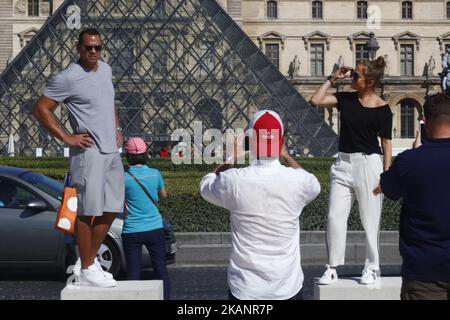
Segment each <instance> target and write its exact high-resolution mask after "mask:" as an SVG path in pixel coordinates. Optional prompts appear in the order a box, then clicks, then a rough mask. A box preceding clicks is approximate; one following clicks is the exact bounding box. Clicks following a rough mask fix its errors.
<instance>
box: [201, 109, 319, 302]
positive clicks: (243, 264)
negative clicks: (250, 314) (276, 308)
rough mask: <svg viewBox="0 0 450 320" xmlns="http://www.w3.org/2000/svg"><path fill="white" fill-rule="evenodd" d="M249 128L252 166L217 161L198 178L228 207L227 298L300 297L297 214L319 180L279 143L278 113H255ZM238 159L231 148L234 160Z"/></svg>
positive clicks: (210, 196)
mask: <svg viewBox="0 0 450 320" xmlns="http://www.w3.org/2000/svg"><path fill="white" fill-rule="evenodd" d="M249 130H250V132H251V134H250V145H251V148H250V152H251V153H252V154H251V157H252V156H253V157H254V158H255V159H253V160H252V161H251V163H250V165H249V166H247V167H245V168H240V169H230V168H229V165H227V164H224V165H219V166H218V167H217V168H216V169H215V170H214V172H213V173H209V174H207V175H206V176H204V177H203V179H202V181H201V182H200V193H201V195H202V197H203V198H204V199H205V200H206V201H208V202H211V203H213V204H215V205H217V206H220V207H223V208H225V209H228V210H229V211H230V219H231V239H232V244H233V248H232V251H231V255H230V265H229V267H228V285H229V289H230V292H229V296H230V299H240V300H250V299H252V300H255V299H263V300H269V299H277V300H287V299H297V298H301V292H300V291H301V289H302V286H303V271H302V268H301V261H300V230H299V229H300V228H299V217H300V214H301V212H302V209H303V207H304V206H306V205H307V204H308V203H309V202H311V201H312V200H313V199H314V198H315V197H316V196H317V195H318V194H319V193H320V184H319V182H318V180H317V178H316V177H315V176H314V175H312V174H310V173H308V172H306V171H305V170H303V169H302V168H301V166H300V165H299V164H298V163H297V162H296V161H295V160H294V159H293V158H292V157H291V156H290V155H289V154H288V152H287V151H286V149H285V148H282V147H281V146H282V145H283V132H284V130H283V123H282V121H281V118H280V116H279V115H278V114H277V113H275V112H273V111H269V110H262V111H258V112H257V113H256V114H255V115H254V116H253V117H252V119H251V120H250V123H249ZM274 146H275V148H274ZM235 149H236V148H235ZM241 155H242V152H241ZM238 157H239V155H238V152H236V151H235V152H234V155H233V159H232V160H233V162H234V160H236V159H237V158H238ZM280 158H282V159H283V160H284V161H285V162H286V165H287V166H284V165H282V164H281V163H280V160H279V159H280Z"/></svg>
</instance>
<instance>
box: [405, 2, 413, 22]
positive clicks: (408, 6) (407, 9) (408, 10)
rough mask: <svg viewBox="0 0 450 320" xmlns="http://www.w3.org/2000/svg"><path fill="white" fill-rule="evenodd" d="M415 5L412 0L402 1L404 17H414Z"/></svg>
mask: <svg viewBox="0 0 450 320" xmlns="http://www.w3.org/2000/svg"><path fill="white" fill-rule="evenodd" d="M412 16H413V7H412V2H411V1H403V2H402V19H412V18H413V17H412Z"/></svg>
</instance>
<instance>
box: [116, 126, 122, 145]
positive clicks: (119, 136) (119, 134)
mask: <svg viewBox="0 0 450 320" xmlns="http://www.w3.org/2000/svg"><path fill="white" fill-rule="evenodd" d="M116 144H117V148H121V147H122V145H123V136H122V132H121V131H120V130H116Z"/></svg>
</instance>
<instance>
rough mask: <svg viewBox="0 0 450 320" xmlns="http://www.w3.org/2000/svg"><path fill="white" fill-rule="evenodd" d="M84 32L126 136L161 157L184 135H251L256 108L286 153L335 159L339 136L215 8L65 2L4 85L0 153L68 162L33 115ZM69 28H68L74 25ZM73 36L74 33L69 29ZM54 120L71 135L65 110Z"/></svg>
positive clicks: (156, 0) (108, 0)
mask: <svg viewBox="0 0 450 320" xmlns="http://www.w3.org/2000/svg"><path fill="white" fill-rule="evenodd" d="M73 5H76V6H78V8H79V9H80V12H81V14H80V17H81V20H80V22H81V28H87V27H95V28H97V29H98V30H99V31H100V33H101V34H102V37H103V41H104V47H105V50H104V51H103V53H102V54H103V59H104V61H106V62H108V63H109V64H110V65H111V67H112V69H113V73H114V85H115V89H116V107H117V108H118V110H119V118H120V121H121V126H122V127H123V130H124V131H123V133H124V137H129V136H133V135H141V136H143V137H145V139H146V140H147V141H149V142H152V145H151V148H152V149H153V150H158V149H159V148H161V147H162V146H164V145H167V144H168V141H170V135H171V133H172V132H173V131H174V130H175V129H178V128H185V129H188V130H190V131H192V130H193V122H194V121H196V120H199V121H202V122H203V126H204V127H205V128H217V129H220V130H221V131H223V132H225V130H226V129H228V128H232V129H236V128H245V126H246V124H247V121H248V118H249V117H250V116H251V115H252V114H253V113H254V112H255V111H257V110H259V109H272V110H275V111H277V112H279V113H280V115H281V116H282V118H283V120H284V122H285V127H286V138H287V140H286V144H287V146H288V149H294V150H295V152H296V153H299V154H302V155H305V156H331V155H333V154H335V153H336V152H337V136H336V134H335V133H334V131H333V130H332V129H331V128H330V127H329V126H328V125H327V124H326V123H325V122H324V121H323V118H322V117H321V116H320V115H319V113H318V112H317V110H316V109H315V108H313V107H311V105H310V104H309V103H308V102H306V101H305V99H304V98H303V97H302V96H301V95H300V94H299V93H298V92H297V90H296V89H295V88H294V87H293V86H292V85H291V84H290V83H289V82H288V81H287V80H286V78H285V77H284V76H283V75H282V74H281V73H280V72H279V71H278V70H277V69H276V68H275V67H274V66H273V65H272V64H271V63H270V62H269V61H268V59H267V58H266V57H265V55H264V54H263V53H262V52H261V51H260V50H259V48H258V47H257V46H256V45H255V44H254V43H253V42H252V41H251V40H250V39H249V38H248V37H247V36H246V34H245V33H244V32H243V31H242V30H241V29H240V28H239V26H238V25H237V24H236V23H235V22H234V21H233V19H232V18H230V16H229V15H228V14H227V13H226V12H225V11H224V10H223V9H222V8H221V6H220V5H219V4H218V3H217V2H216V1H214V0H129V1H127V0H98V1H83V0H68V1H65V2H64V3H63V4H62V5H61V6H60V7H59V8H58V10H57V11H56V12H55V13H54V14H53V16H51V17H50V18H49V19H48V20H47V22H46V23H45V24H44V26H43V27H42V28H41V30H40V31H39V32H38V33H37V34H36V36H35V37H34V38H33V39H32V40H31V41H30V42H29V43H28V45H27V46H26V47H25V48H24V49H23V50H22V51H21V52H20V53H19V55H18V56H17V57H16V58H15V59H14V60H13V61H12V63H10V64H9V65H8V67H7V68H6V69H5V71H4V72H3V74H2V75H1V77H0V148H1V151H2V154H6V153H7V146H8V137H9V136H10V135H11V134H13V135H14V140H15V147H16V150H15V154H16V155H17V154H19V155H34V154H35V149H36V148H43V152H44V155H48V156H50V155H52V156H55V155H62V154H63V148H64V146H63V144H62V143H61V142H60V141H58V140H56V139H54V138H53V137H51V136H50V135H49V134H47V132H46V131H45V130H44V129H42V128H41V127H40V125H39V124H38V122H37V120H36V119H35V118H34V117H33V116H32V114H31V111H32V109H33V107H34V105H35V102H36V100H37V98H38V97H39V96H40V94H41V93H42V89H43V87H44V86H45V84H46V83H47V81H48V80H49V78H50V77H51V76H52V75H53V74H54V73H56V72H57V71H59V70H62V69H63V68H65V67H67V66H68V65H69V63H70V62H72V61H75V60H76V59H77V51H76V42H77V37H78V34H79V32H80V30H78V29H76V28H75V29H74V28H73V22H74V21H75V22H76V20H75V19H73V10H72V9H73V8H74V7H71V6H73ZM70 24H72V25H70ZM69 27H71V28H69ZM55 115H56V116H57V118H58V119H59V121H61V125H62V126H64V127H66V128H67V129H68V130H69V131H70V129H69V128H70V126H69V122H68V117H67V110H66V108H64V107H58V108H57V109H56V110H55Z"/></svg>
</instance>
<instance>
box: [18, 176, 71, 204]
mask: <svg viewBox="0 0 450 320" xmlns="http://www.w3.org/2000/svg"><path fill="white" fill-rule="evenodd" d="M20 177H21V178H22V179H23V180H25V181H26V182H28V183H30V184H32V185H33V186H35V187H36V188H38V189H40V190H42V191H44V192H45V193H48V194H50V195H51V196H53V197H54V198H56V199H59V200H61V199H62V194H63V191H64V186H63V184H62V183H60V182H58V181H56V180H53V179H51V178H49V177H46V176H44V175H42V174H39V173H35V172H31V171H28V172H25V173H22V174H21V175H20Z"/></svg>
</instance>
